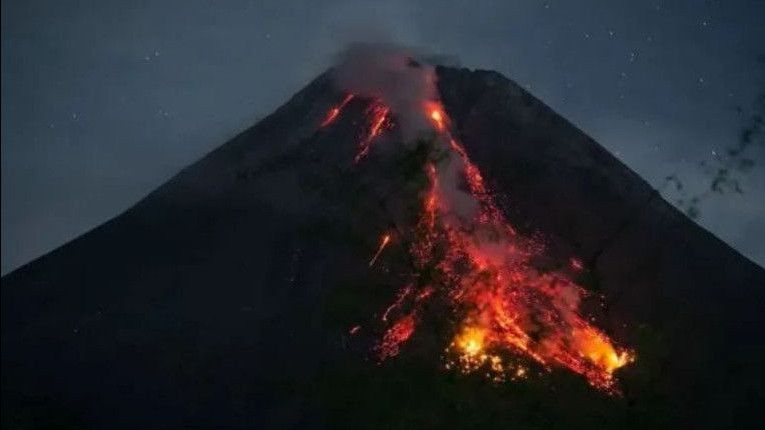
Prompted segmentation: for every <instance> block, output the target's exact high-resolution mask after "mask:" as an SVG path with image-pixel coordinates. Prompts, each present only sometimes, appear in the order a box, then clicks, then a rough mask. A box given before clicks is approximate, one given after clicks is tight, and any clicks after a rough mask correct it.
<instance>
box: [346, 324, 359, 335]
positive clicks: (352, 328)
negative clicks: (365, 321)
mask: <svg viewBox="0 0 765 430" xmlns="http://www.w3.org/2000/svg"><path fill="white" fill-rule="evenodd" d="M359 330H361V326H360V325H355V326H353V327H351V329H350V330H348V334H350V335H351V336H353V335H354V334H356V333H358V332H359Z"/></svg>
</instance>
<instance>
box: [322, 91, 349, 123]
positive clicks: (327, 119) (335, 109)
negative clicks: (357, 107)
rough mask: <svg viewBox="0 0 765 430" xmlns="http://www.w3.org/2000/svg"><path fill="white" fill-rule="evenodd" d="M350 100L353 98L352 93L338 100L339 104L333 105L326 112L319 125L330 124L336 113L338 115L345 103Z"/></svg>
mask: <svg viewBox="0 0 765 430" xmlns="http://www.w3.org/2000/svg"><path fill="white" fill-rule="evenodd" d="M351 100H353V94H348V95H346V96H345V98H343V101H342V102H340V104H339V105H337V106H335V107H333V108H332V109H330V110H329V112H327V116H326V117H325V118H324V121H322V123H321V125H319V127H321V128H324V127H326V126H328V125H330V124H332V123H333V122H334V121H335V119H336V118H337V116H338V115H340V111H342V110H343V108H344V107H345V105H347V104H348V103H349V102H350V101H351Z"/></svg>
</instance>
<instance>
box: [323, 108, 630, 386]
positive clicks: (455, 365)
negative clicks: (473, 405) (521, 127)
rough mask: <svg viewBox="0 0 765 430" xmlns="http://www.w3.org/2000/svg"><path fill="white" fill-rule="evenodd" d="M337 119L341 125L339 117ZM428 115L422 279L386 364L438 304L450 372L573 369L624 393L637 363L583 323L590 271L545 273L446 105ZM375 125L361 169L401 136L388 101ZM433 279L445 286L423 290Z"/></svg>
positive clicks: (393, 308)
mask: <svg viewBox="0 0 765 430" xmlns="http://www.w3.org/2000/svg"><path fill="white" fill-rule="evenodd" d="M345 103H347V102H344V103H343V104H345ZM341 106H342V104H341ZM338 112H339V110H338ZM330 115H331V117H332V120H333V119H334V118H335V117H336V116H337V114H336V113H333V111H331V112H330ZM421 115H423V116H424V117H425V119H426V121H428V122H429V123H430V124H432V129H433V130H432V131H433V132H434V133H435V137H434V138H433V139H432V142H431V144H430V145H431V157H430V159H429V160H428V161H427V162H426V163H425V165H424V169H425V171H424V174H425V178H426V179H427V186H426V188H425V189H424V190H423V195H422V202H421V205H422V206H421V207H422V211H421V213H420V215H419V221H418V222H417V223H416V225H415V226H414V227H413V228H412V229H411V231H410V233H411V241H408V243H410V245H409V252H410V255H411V256H412V259H413V262H414V270H415V273H413V274H412V281H411V282H410V283H408V284H407V285H406V286H405V287H404V288H402V289H401V290H400V291H399V293H398V295H397V296H396V299H395V301H394V302H393V303H392V304H391V305H390V306H388V307H387V308H386V309H385V311H384V313H383V315H382V321H383V323H385V324H386V325H387V324H390V326H389V327H388V328H387V330H386V331H385V333H384V335H383V337H382V340H381V341H380V343H379V344H378V346H377V347H376V352H377V355H378V357H379V359H380V360H385V359H387V358H390V357H393V356H395V355H397V354H398V353H399V351H400V348H401V346H402V344H403V343H405V342H407V341H408V340H409V339H410V338H412V336H413V335H414V333H415V328H416V326H417V324H418V320H419V318H420V316H422V317H424V315H425V314H424V313H423V304H424V303H425V302H426V301H428V300H432V299H433V298H434V297H438V298H439V300H441V302H446V303H447V304H448V306H449V307H450V308H451V309H452V310H453V312H452V313H451V314H450V315H455V316H456V318H457V319H456V322H457V325H456V327H457V329H456V330H455V333H454V334H453V338H452V340H451V341H450V342H448V346H447V347H446V348H445V353H446V367H447V368H448V369H457V370H459V371H461V372H463V373H471V372H475V371H481V372H482V373H484V374H485V375H487V376H488V377H489V378H490V379H492V380H493V381H497V382H499V381H505V380H516V379H519V378H525V377H526V376H527V375H528V373H529V372H528V369H529V366H532V365H533V366H537V367H538V368H541V369H542V370H548V371H549V370H552V369H553V368H556V367H557V368H565V369H568V370H570V371H572V372H575V373H577V374H580V375H582V376H583V377H584V378H586V380H587V381H588V382H589V384H590V385H592V386H594V387H597V388H599V389H602V390H604V391H606V392H608V393H618V392H619V390H618V387H617V386H616V381H615V378H614V372H615V371H616V370H617V369H619V368H621V367H623V366H625V365H626V364H628V363H630V362H631V361H633V360H634V354H633V353H632V352H631V351H628V350H625V349H620V348H617V347H616V346H614V343H613V342H612V341H611V340H610V339H609V338H608V336H607V335H606V334H605V333H604V332H603V331H601V330H600V329H598V328H597V327H595V326H594V325H593V324H592V321H591V320H590V319H588V318H585V317H584V316H582V315H581V314H580V311H579V306H580V302H581V301H582V299H584V298H586V297H588V295H589V293H588V292H587V291H586V290H585V289H583V288H582V287H581V286H579V285H577V284H575V283H574V282H573V281H572V280H571V279H570V271H574V272H579V271H581V270H583V269H584V267H583V265H582V263H581V262H580V261H579V260H576V259H572V260H570V261H569V264H568V265H564V266H565V267H567V268H569V269H568V270H569V271H542V270H540V269H538V268H536V266H535V265H534V264H533V263H532V261H534V259H535V258H536V257H540V256H542V255H543V252H544V247H543V246H542V245H540V244H539V243H537V242H536V241H534V240H531V239H529V238H525V237H522V235H520V234H518V233H517V232H516V230H515V229H514V228H513V227H512V226H511V225H510V224H509V223H508V222H507V220H506V218H505V215H504V213H503V211H501V210H500V209H499V207H498V205H497V203H496V201H495V198H494V196H493V194H492V193H491V191H490V190H489V188H488V187H487V185H486V184H485V181H484V178H483V175H482V174H481V172H480V170H479V169H478V167H477V166H475V165H474V164H473V163H472V162H471V160H470V159H469V157H468V154H467V152H466V151H465V149H464V148H463V147H462V145H461V144H460V143H459V142H458V141H457V140H456V139H455V138H454V137H453V136H452V135H451V133H450V131H449V127H450V125H449V124H450V121H449V119H448V117H447V115H446V113H445V111H444V109H443V107H442V106H441V104H440V103H439V102H437V101H425V102H423V103H422V112H421ZM365 117H366V121H367V127H368V128H367V129H365V132H364V134H363V136H362V138H361V140H360V142H359V144H358V152H357V154H356V157H355V158H354V162H359V161H360V160H361V159H362V158H364V157H365V156H366V155H367V154H368V152H369V150H370V147H371V145H372V141H373V140H374V139H375V138H376V137H378V136H379V135H380V134H381V132H382V130H384V129H385V128H386V127H390V126H392V119H391V110H390V108H389V107H388V106H386V105H385V104H383V103H382V102H381V101H380V100H372V101H371V103H370V104H369V105H368V107H367V108H366V111H365ZM328 119H329V117H328ZM325 122H326V121H325ZM330 122H331V120H330ZM433 154H439V155H438V156H435V155H433ZM443 154H446V156H443ZM463 185H466V186H463ZM389 242H390V235H389V234H385V235H383V237H382V239H381V242H380V246H379V247H378V249H377V252H376V253H375V254H374V256H373V257H372V259H371V260H370V261H369V266H370V267H371V266H373V265H374V264H375V262H376V261H377V260H378V258H379V257H380V255H381V253H382V251H383V250H384V249H385V247H386V246H387V245H388V243H389ZM424 273H427V274H428V276H427V279H434V280H437V281H435V282H434V283H432V284H422V282H421V279H424V277H423V276H421V274H424Z"/></svg>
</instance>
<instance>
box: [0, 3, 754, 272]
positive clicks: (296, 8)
mask: <svg viewBox="0 0 765 430" xmlns="http://www.w3.org/2000/svg"><path fill="white" fill-rule="evenodd" d="M763 20H765V1H757V0H752V1H732V0H727V1H722V0H720V1H701V0H695V1H682V0H674V1H658V0H653V1H636V0H618V1H617V0H610V1H607V0H600V1H595V0H588V1H585V0H577V1H563V0H561V1H542V0H527V1H507V0H501V1H469V0H459V1H458V0H432V1H422V2H415V1H410V0H397V1H384V2H383V1H380V0H375V1H348V0H346V1H315V0H313V1H308V0H301V1H277V0H274V1H238V0H237V1H235V0H228V1H223V0H218V1H213V0H206V1H199V0H157V1H125V0H120V1H115V0H93V1H73V0H55V1H54V0H48V1H33V0H15V1H13V0H4V1H3V2H2V273H7V272H8V271H9V270H12V269H13V268H15V267H18V266H19V265H20V264H23V263H25V262H27V261H29V260H31V259H33V258H35V257H37V256H40V255H42V254H44V253H46V252H48V251H50V250H52V249H54V248H55V247H57V246H59V245H61V244H63V243H65V242H66V241H68V240H71V239H73V238H75V237H76V236H78V235H80V234H82V233H84V232H86V231H87V230H89V229H91V228H93V227H95V226H97V225H98V224H100V223H102V222H104V221H106V220H107V219H109V218H111V217H113V216H115V215H117V214H119V213H120V212H122V211H123V210H125V209H127V208H128V207H129V206H130V205H132V204H133V203H135V202H136V201H138V200H139V199H140V198H141V197H143V196H144V195H146V194H147V193H148V192H149V191H151V190H152V189H154V188H156V187H157V186H158V185H160V184H161V183H162V182H164V181H165V180H167V179H169V178H170V177H171V176H172V175H174V174H175V173H176V172H177V171H178V170H179V169H181V168H182V167H184V166H186V165H187V164H189V163H191V162H193V161H194V160H196V159H198V158H200V157H201V156H203V155H204V154H205V153H207V152H209V151H210V150H212V149H213V148H215V147H216V146H218V145H220V144H222V143H224V142H225V141H226V140H227V139H229V138H231V137H233V136H234V135H235V134H237V133H238V132H239V131H241V130H242V129H244V128H246V127H248V126H249V125H252V124H253V123H254V122H255V121H257V120H258V119H259V118H262V117H263V116H265V115H268V114H269V113H270V112H271V111H273V110H274V109H275V108H276V107H277V106H279V105H280V104H282V103H283V102H285V101H286V100H287V99H288V98H289V96H290V95H292V94H293V93H294V92H296V91H297V90H299V89H300V88H301V87H302V86H303V85H305V84H306V83H308V82H309V81H310V80H311V79H313V78H314V77H315V76H316V75H317V74H319V73H321V72H322V71H324V70H325V69H326V68H327V67H328V66H329V65H331V64H332V62H333V58H334V57H335V54H336V53H337V52H338V51H339V50H341V49H342V48H343V47H344V46H345V45H346V44H347V43H349V42H353V41H359V40H365V41H387V42H396V43H401V44H405V45H407V46H414V47H416V48H417V49H418V52H425V53H430V54H440V55H445V56H446V58H448V61H449V62H451V63H458V64H461V65H463V66H465V67H470V68H484V69H494V70H497V71H499V72H501V73H503V74H505V75H506V76H508V77H510V78H511V79H514V80H515V81H516V82H518V83H519V84H521V85H523V86H524V87H526V88H527V89H528V90H530V91H531V92H532V93H533V94H534V95H535V96H537V97H538V98H540V99H541V100H543V101H544V102H545V103H547V104H548V105H550V106H551V107H552V108H554V109H555V110H557V111H558V112H559V113H561V114H562V115H563V116H565V117H566V118H568V119H569V120H570V121H572V122H573V123H574V124H576V125H577V126H579V127H580V128H581V129H583V130H584V131H585V132H587V133H588V134H589V135H591V136H592V137H593V138H595V139H596V140H597V141H599V142H600V143H601V144H602V145H604V146H605V147H606V148H607V149H609V150H610V151H611V152H612V153H614V154H615V155H616V156H617V157H619V158H620V159H621V160H622V161H624V162H625V163H626V164H627V165H629V166H630V167H631V168H632V169H634V170H635V171H637V172H638V173H639V174H641V175H642V176H643V177H645V178H646V179H647V180H648V181H649V182H650V183H651V184H652V185H654V186H655V187H662V186H663V184H664V178H665V177H666V176H668V175H671V174H676V175H677V176H678V177H680V178H681V180H682V181H683V183H684V184H685V186H686V188H689V190H688V191H687V192H688V193H690V194H694V193H696V192H703V191H704V190H705V189H707V188H708V187H709V183H710V181H711V180H712V176H711V175H710V174H709V173H707V172H705V170H704V169H703V168H701V167H700V166H699V163H700V162H702V161H704V162H706V163H708V164H710V165H714V163H715V162H716V161H718V159H719V157H721V154H724V153H725V149H726V148H728V147H731V146H734V145H736V143H737V140H738V136H739V133H740V131H741V130H742V129H743V128H744V127H746V125H747V120H748V118H749V117H750V107H751V105H752V103H753V102H754V100H755V98H756V97H757V95H758V94H760V93H762V92H763V91H765V62H763V61H762V55H764V54H765V43H763V41H765V25H763V24H762V22H763ZM758 57H759V58H760V59H759V60H758ZM738 107H740V108H741V109H738ZM750 152H751V154H749V156H750V158H752V159H753V160H755V162H757V163H759V168H757V167H755V169H753V170H751V171H749V172H748V173H746V174H742V175H741V176H740V177H737V179H739V180H740V182H741V188H742V189H743V194H737V193H727V194H725V195H722V196H712V197H710V198H708V199H704V200H703V201H702V202H701V204H700V216H699V218H698V222H699V223H700V224H701V225H703V226H704V227H706V228H707V229H709V230H711V231H712V232H714V233H715V234H716V235H717V236H719V237H720V238H722V239H723V240H725V241H726V242H728V243H729V244H731V245H732V246H733V247H735V248H736V249H738V250H739V251H740V252H742V253H743V254H745V255H747V256H748V257H750V258H752V259H753V260H755V261H757V262H758V263H759V264H761V265H763V264H765V169H763V168H762V164H763V163H765V150H764V149H763V147H762V146H759V147H754V148H751V149H750ZM676 194H677V193H675V194H673V193H671V192H670V191H667V192H666V196H667V198H669V199H672V200H674V199H676V198H678V195H676Z"/></svg>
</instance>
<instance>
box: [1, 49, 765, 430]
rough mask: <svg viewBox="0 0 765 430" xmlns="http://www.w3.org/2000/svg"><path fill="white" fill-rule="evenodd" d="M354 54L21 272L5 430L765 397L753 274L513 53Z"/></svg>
mask: <svg viewBox="0 0 765 430" xmlns="http://www.w3.org/2000/svg"><path fill="white" fill-rule="evenodd" d="M377 66H379V65H375V66H372V67H373V68H374V67H377ZM347 72H348V70H347V69H344V68H342V67H341V68H338V69H333V70H330V71H329V72H327V73H325V74H323V75H321V76H319V77H318V78H317V79H315V80H314V81H313V82H312V83H310V84H309V85H308V86H307V87H305V88H304V89H303V90H301V91H300V92H298V93H297V94H296V95H295V96H294V97H293V98H292V99H291V100H290V101H288V102H287V103H286V104H285V105H284V106H282V107H281V108H279V109H278V110H277V111H276V112H274V113H273V114H272V115H270V116H269V117H267V118H265V119H264V120H262V121H260V122H259V123H258V124H256V125H254V126H253V127H251V128H249V129H247V130H246V131H244V132H243V133H241V134H240V135H238V136H237V137H235V138H234V139H232V140H231V141H230V142H228V143H226V144H224V145H223V146H221V147H219V148H218V149H217V150H215V151H213V152H212V153H210V154H209V155H207V156H206V157H204V158H203V159H201V160H200V161H198V162H197V163H195V164H193V165H191V166H189V167H188V168H186V169H184V170H183V171H181V172H180V173H179V174H178V175H176V176H175V177H174V178H172V179H171V180H170V181H169V182H167V183H166V184H164V185H162V186H161V187H160V188H158V189H157V190H155V191H154V192H152V193H151V194H149V195H148V196H147V197H146V198H145V199H143V200H142V201H140V202H139V203H138V204H136V205H135V206H134V207H132V208H131V209H129V210H128V211H126V212H125V213H123V214H122V215H119V216H118V217H116V218H114V219H112V220H110V221H108V222H107V223H105V224H103V225H101V226H100V227H98V228H96V229H94V230H93V231H91V232H89V233H87V234H85V235H83V236H81V237H79V238H78V239H76V240H74V241H72V242H70V243H68V244H66V245H64V246H62V247H61V248H59V249H57V250H55V251H53V252H51V253H50V254H48V255H45V256H43V257H41V258H39V259H38V260H36V261H34V262H32V263H30V264H28V265H26V266H24V267H22V268H20V269H18V270H16V271H15V272H13V273H11V274H9V275H7V276H5V277H4V278H3V280H2V284H3V285H2V417H3V418H2V420H3V427H4V428H42V427H51V426H55V427H56V428H62V427H64V428H67V427H71V428H110V429H115V428H130V429H133V428H181V427H183V428H213V427H214V428H279V429H282V428H380V429H389V428H540V429H542V428H544V429H547V428H562V427H566V428H584V427H586V428H591V429H592V428H619V429H623V428H715V429H718V428H740V427H741V426H743V425H745V424H748V423H749V420H752V419H754V418H756V417H757V416H758V415H759V414H758V412H759V408H760V407H761V406H760V405H761V403H762V400H763V398H762V392H763V389H765V384H764V382H765V370H763V368H764V367H765V347H764V345H765V344H764V343H763V340H762V330H763V329H765V300H764V299H765V271H763V269H762V268H760V267H758V266H757V265H755V264H754V263H752V262H750V261H749V260H747V259H746V258H744V257H742V256H741V255H740V254H738V253H737V252H736V251H734V250H733V249H731V248H730V247H729V246H727V245H726V244H724V243H723V242H721V241H720V240H718V239H717V238H715V237H714V236H713V235H711V234H710V233H708V232H706V231H705V230H703V229H701V228H699V227H698V226H697V225H696V224H694V223H693V222H692V221H690V220H689V219H687V218H686V217H685V216H684V215H683V214H682V213H680V212H678V211H677V210H675V209H674V208H673V207H672V206H670V205H669V204H667V203H666V202H665V201H664V200H663V199H662V198H661V197H660V196H659V194H658V193H657V192H656V191H655V190H654V189H652V188H651V187H650V186H649V185H648V184H647V183H646V182H645V181H643V180H642V179H641V178H640V177H639V176H638V175H636V174H635V173H633V172H632V171H630V170H629V169H628V168H627V167H626V166H624V165H623V164H621V163H620V162H619V161H618V160H616V159H615V158H614V157H612V156H611V155H610V154H609V153H608V152H607V151H605V150H604V149H603V148H602V147H601V146H599V145H598V144H597V143H596V142H594V141H593V140H592V139H590V138H589V137H587V136H586V135H585V134H584V133H582V132H581V131H580V130H578V129H577V128H576V127H574V126H573V125H571V124H570V123H568V122H567V121H566V120H565V119H563V118H561V117H560V116H559V115H557V114H556V113H555V112H553V111H552V110H551V109H550V108H548V107H546V106H545V105H544V104H543V103H542V102H540V101H539V100H537V99H535V98H534V97H533V96H532V95H530V94H529V93H527V92H526V91H524V90H523V89H522V88H520V87H519V86H518V85H516V84H515V83H514V82H512V81H510V80H508V79H507V78H505V77H503V76H501V75H499V74H497V73H495V72H490V71H470V70H466V69H458V68H449V67H440V66H438V67H431V66H424V65H421V64H419V63H417V62H415V61H413V60H407V61H406V62H405V64H404V65H403V66H402V68H399V69H395V70H393V71H388V72H390V73H383V74H379V75H377V76H373V75H375V73H364V72H363V71H362V72H359V71H358V70H354V73H352V74H353V76H352V77H351V78H350V79H349V78H348V76H346V75H348V73H347ZM419 78H422V81H421V82H420V81H417V79H419ZM365 79H371V80H374V81H376V82H375V84H374V85H371V86H369V88H367V87H366V86H365ZM413 79H414V81H417V82H420V83H424V84H425V85H429V86H431V87H432V92H433V93H432V94H424V93H422V94H421V93H419V92H417V91H415V90H414V89H413V88H409V87H408V85H409V84H410V83H411V82H413V81H412V80H413ZM359 81H360V82H359ZM370 88H371V89H373V90H370ZM414 88H421V87H420V86H415V87H414ZM402 89H404V90H406V91H403V92H402V91H401V90H402ZM377 90H379V91H377ZM376 91H377V92H376ZM401 94H404V95H405V96H406V97H404V99H403V101H402V98H401V97H399V96H400V95H401ZM407 97H408V98H407ZM418 103H419V104H418ZM418 115H420V116H418Z"/></svg>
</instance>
